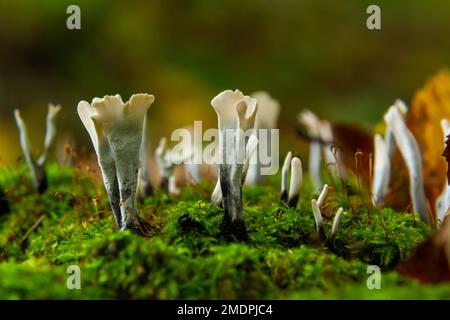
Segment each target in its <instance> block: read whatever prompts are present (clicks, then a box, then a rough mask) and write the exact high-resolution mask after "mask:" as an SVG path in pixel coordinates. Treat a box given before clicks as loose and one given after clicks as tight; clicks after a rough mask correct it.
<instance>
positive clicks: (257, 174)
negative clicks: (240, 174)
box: [246, 91, 280, 185]
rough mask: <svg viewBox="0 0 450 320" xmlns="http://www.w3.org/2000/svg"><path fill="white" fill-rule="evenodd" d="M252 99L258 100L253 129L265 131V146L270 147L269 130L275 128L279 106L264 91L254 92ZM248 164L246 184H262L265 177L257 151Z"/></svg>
mask: <svg viewBox="0 0 450 320" xmlns="http://www.w3.org/2000/svg"><path fill="white" fill-rule="evenodd" d="M252 97H253V98H255V99H256V100H258V112H257V114H256V119H255V127H256V128H257V129H266V130H267V136H266V138H267V145H268V146H270V145H271V143H272V141H271V140H270V137H271V135H270V130H271V129H275V128H276V127H277V122H278V116H279V114H280V104H279V103H278V101H277V100H275V99H273V98H272V97H271V96H270V95H269V94H268V93H267V92H264V91H261V92H256V93H254V94H252ZM260 134H262V132H260ZM258 149H259V148H258ZM267 156H271V154H268V155H267ZM250 163H251V164H250V167H249V169H248V174H247V178H246V183H247V184H250V185H254V184H260V183H263V182H264V180H265V176H263V175H261V162H260V159H259V150H258V151H257V152H255V153H253V154H252V157H251V160H250Z"/></svg>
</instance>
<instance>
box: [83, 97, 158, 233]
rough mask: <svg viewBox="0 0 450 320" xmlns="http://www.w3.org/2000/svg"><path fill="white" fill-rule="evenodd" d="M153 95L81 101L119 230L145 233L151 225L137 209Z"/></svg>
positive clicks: (86, 124) (86, 125)
mask: <svg viewBox="0 0 450 320" xmlns="http://www.w3.org/2000/svg"><path fill="white" fill-rule="evenodd" d="M153 101H154V97H153V96H152V95H148V94H135V95H132V96H131V98H130V100H129V101H128V102H126V103H124V102H123V101H122V98H121V97H120V95H115V96H105V97H103V98H101V99H100V98H94V99H93V100H92V103H91V104H89V103H88V102H86V101H81V102H80V103H79V104H78V115H79V116H80V119H81V121H82V122H83V124H84V126H85V128H86V130H87V131H88V133H89V136H90V138H91V140H92V144H93V146H94V149H95V152H96V154H97V160H98V163H99V165H100V168H101V171H102V176H103V182H104V185H105V188H106V192H107V194H108V198H109V202H110V205H111V209H112V211H113V213H114V218H115V220H116V223H117V225H118V227H119V228H120V230H131V231H132V232H134V233H137V234H141V235H144V234H146V233H147V232H148V230H149V229H150V225H149V224H148V223H147V222H145V221H144V220H143V219H142V218H141V217H140V215H139V212H138V211H137V208H136V192H137V183H138V174H139V169H140V155H141V154H140V149H141V144H142V134H143V129H144V119H145V115H146V113H147V110H148V108H149V107H150V105H151V104H152V103H153Z"/></svg>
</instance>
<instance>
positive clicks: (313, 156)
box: [297, 110, 322, 190]
mask: <svg viewBox="0 0 450 320" xmlns="http://www.w3.org/2000/svg"><path fill="white" fill-rule="evenodd" d="M297 119H298V121H299V122H300V123H301V124H302V125H304V126H305V127H306V130H307V132H308V135H309V137H310V138H311V142H310V144H309V162H308V168H309V169H308V171H309V174H310V176H311V181H312V183H313V185H314V188H315V189H316V190H320V188H322V178H321V177H320V161H321V153H320V132H319V121H320V120H319V118H317V116H316V115H315V114H314V113H312V112H311V111H309V110H303V111H302V112H301V113H299V115H298V117H297Z"/></svg>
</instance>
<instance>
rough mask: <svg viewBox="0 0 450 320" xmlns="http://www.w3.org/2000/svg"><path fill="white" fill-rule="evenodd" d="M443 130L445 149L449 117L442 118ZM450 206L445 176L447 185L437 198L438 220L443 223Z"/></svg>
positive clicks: (449, 195)
mask: <svg viewBox="0 0 450 320" xmlns="http://www.w3.org/2000/svg"><path fill="white" fill-rule="evenodd" d="M441 127H442V132H443V134H444V149H445V148H446V143H445V142H446V140H447V139H448V138H447V137H449V136H450V123H449V121H448V120H447V119H442V120H441ZM449 207H450V185H449V181H448V179H447V177H446V178H445V186H444V190H442V193H441V194H440V195H439V197H438V198H437V199H436V213H437V220H438V222H440V223H442V222H443V221H444V217H445V214H446V213H447V211H448V210H449Z"/></svg>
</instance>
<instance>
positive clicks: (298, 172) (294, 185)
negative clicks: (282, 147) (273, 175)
mask: <svg viewBox="0 0 450 320" xmlns="http://www.w3.org/2000/svg"><path fill="white" fill-rule="evenodd" d="M289 169H290V171H291V180H290V183H289V192H288V177H287V176H288V174H289ZM302 179H303V172H302V162H301V161H300V159H299V158H298V157H294V158H292V153H291V152H290V151H289V152H288V154H287V155H286V158H285V159H284V164H283V168H282V172H281V201H282V202H287V204H288V206H289V207H291V208H295V207H296V206H297V203H298V199H299V196H300V189H301V186H302Z"/></svg>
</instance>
